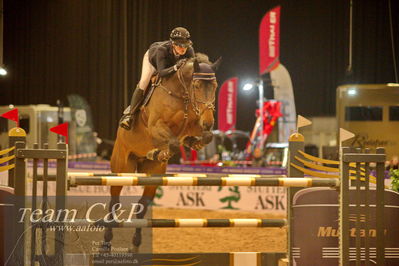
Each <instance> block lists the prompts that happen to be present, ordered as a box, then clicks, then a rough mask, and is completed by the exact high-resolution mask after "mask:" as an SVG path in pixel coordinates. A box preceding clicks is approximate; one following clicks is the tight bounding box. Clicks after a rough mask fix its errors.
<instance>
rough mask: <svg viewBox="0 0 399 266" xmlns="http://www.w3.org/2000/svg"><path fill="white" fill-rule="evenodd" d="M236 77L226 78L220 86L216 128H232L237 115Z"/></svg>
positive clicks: (223, 129) (225, 129)
mask: <svg viewBox="0 0 399 266" xmlns="http://www.w3.org/2000/svg"><path fill="white" fill-rule="evenodd" d="M237 83H238V78H236V77H234V78H231V79H229V80H226V81H225V82H224V83H223V85H222V86H221V87H220V91H219V96H218V129H219V130H220V131H224V132H226V131H227V130H230V129H234V128H235V125H236V115H237Z"/></svg>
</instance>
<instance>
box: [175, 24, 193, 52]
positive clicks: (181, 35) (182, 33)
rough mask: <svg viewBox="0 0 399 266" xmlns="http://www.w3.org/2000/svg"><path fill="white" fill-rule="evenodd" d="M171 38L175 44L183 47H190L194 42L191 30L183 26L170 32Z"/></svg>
mask: <svg viewBox="0 0 399 266" xmlns="http://www.w3.org/2000/svg"><path fill="white" fill-rule="evenodd" d="M170 40H171V41H172V43H173V44H176V45H178V46H182V47H189V46H191V45H192V44H193V43H192V41H191V40H190V32H188V30H187V29H185V28H183V27H177V28H174V29H173V30H172V32H171V33H170Z"/></svg>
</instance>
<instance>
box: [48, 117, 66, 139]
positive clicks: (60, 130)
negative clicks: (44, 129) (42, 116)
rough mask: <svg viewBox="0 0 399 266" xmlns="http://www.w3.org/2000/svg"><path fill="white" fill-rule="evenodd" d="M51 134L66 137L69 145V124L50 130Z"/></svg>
mask: <svg viewBox="0 0 399 266" xmlns="http://www.w3.org/2000/svg"><path fill="white" fill-rule="evenodd" d="M50 131H51V132H54V133H56V134H58V135H62V136H64V137H65V142H66V144H68V122H66V123H63V124H59V125H58V126H55V127H52V128H50Z"/></svg>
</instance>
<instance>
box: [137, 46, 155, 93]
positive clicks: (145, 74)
mask: <svg viewBox="0 0 399 266" xmlns="http://www.w3.org/2000/svg"><path fill="white" fill-rule="evenodd" d="M155 71H156V69H155V67H154V66H153V65H151V63H150V60H149V58H148V50H147V52H146V53H145V54H144V58H143V67H142V69H141V78H140V82H139V88H140V89H141V90H145V89H146V88H147V86H148V84H149V83H150V80H151V77H152V75H153V74H154V73H155Z"/></svg>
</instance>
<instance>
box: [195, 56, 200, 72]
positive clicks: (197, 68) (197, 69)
mask: <svg viewBox="0 0 399 266" xmlns="http://www.w3.org/2000/svg"><path fill="white" fill-rule="evenodd" d="M198 72H200V65H199V63H198V61H197V59H194V73H198Z"/></svg>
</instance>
